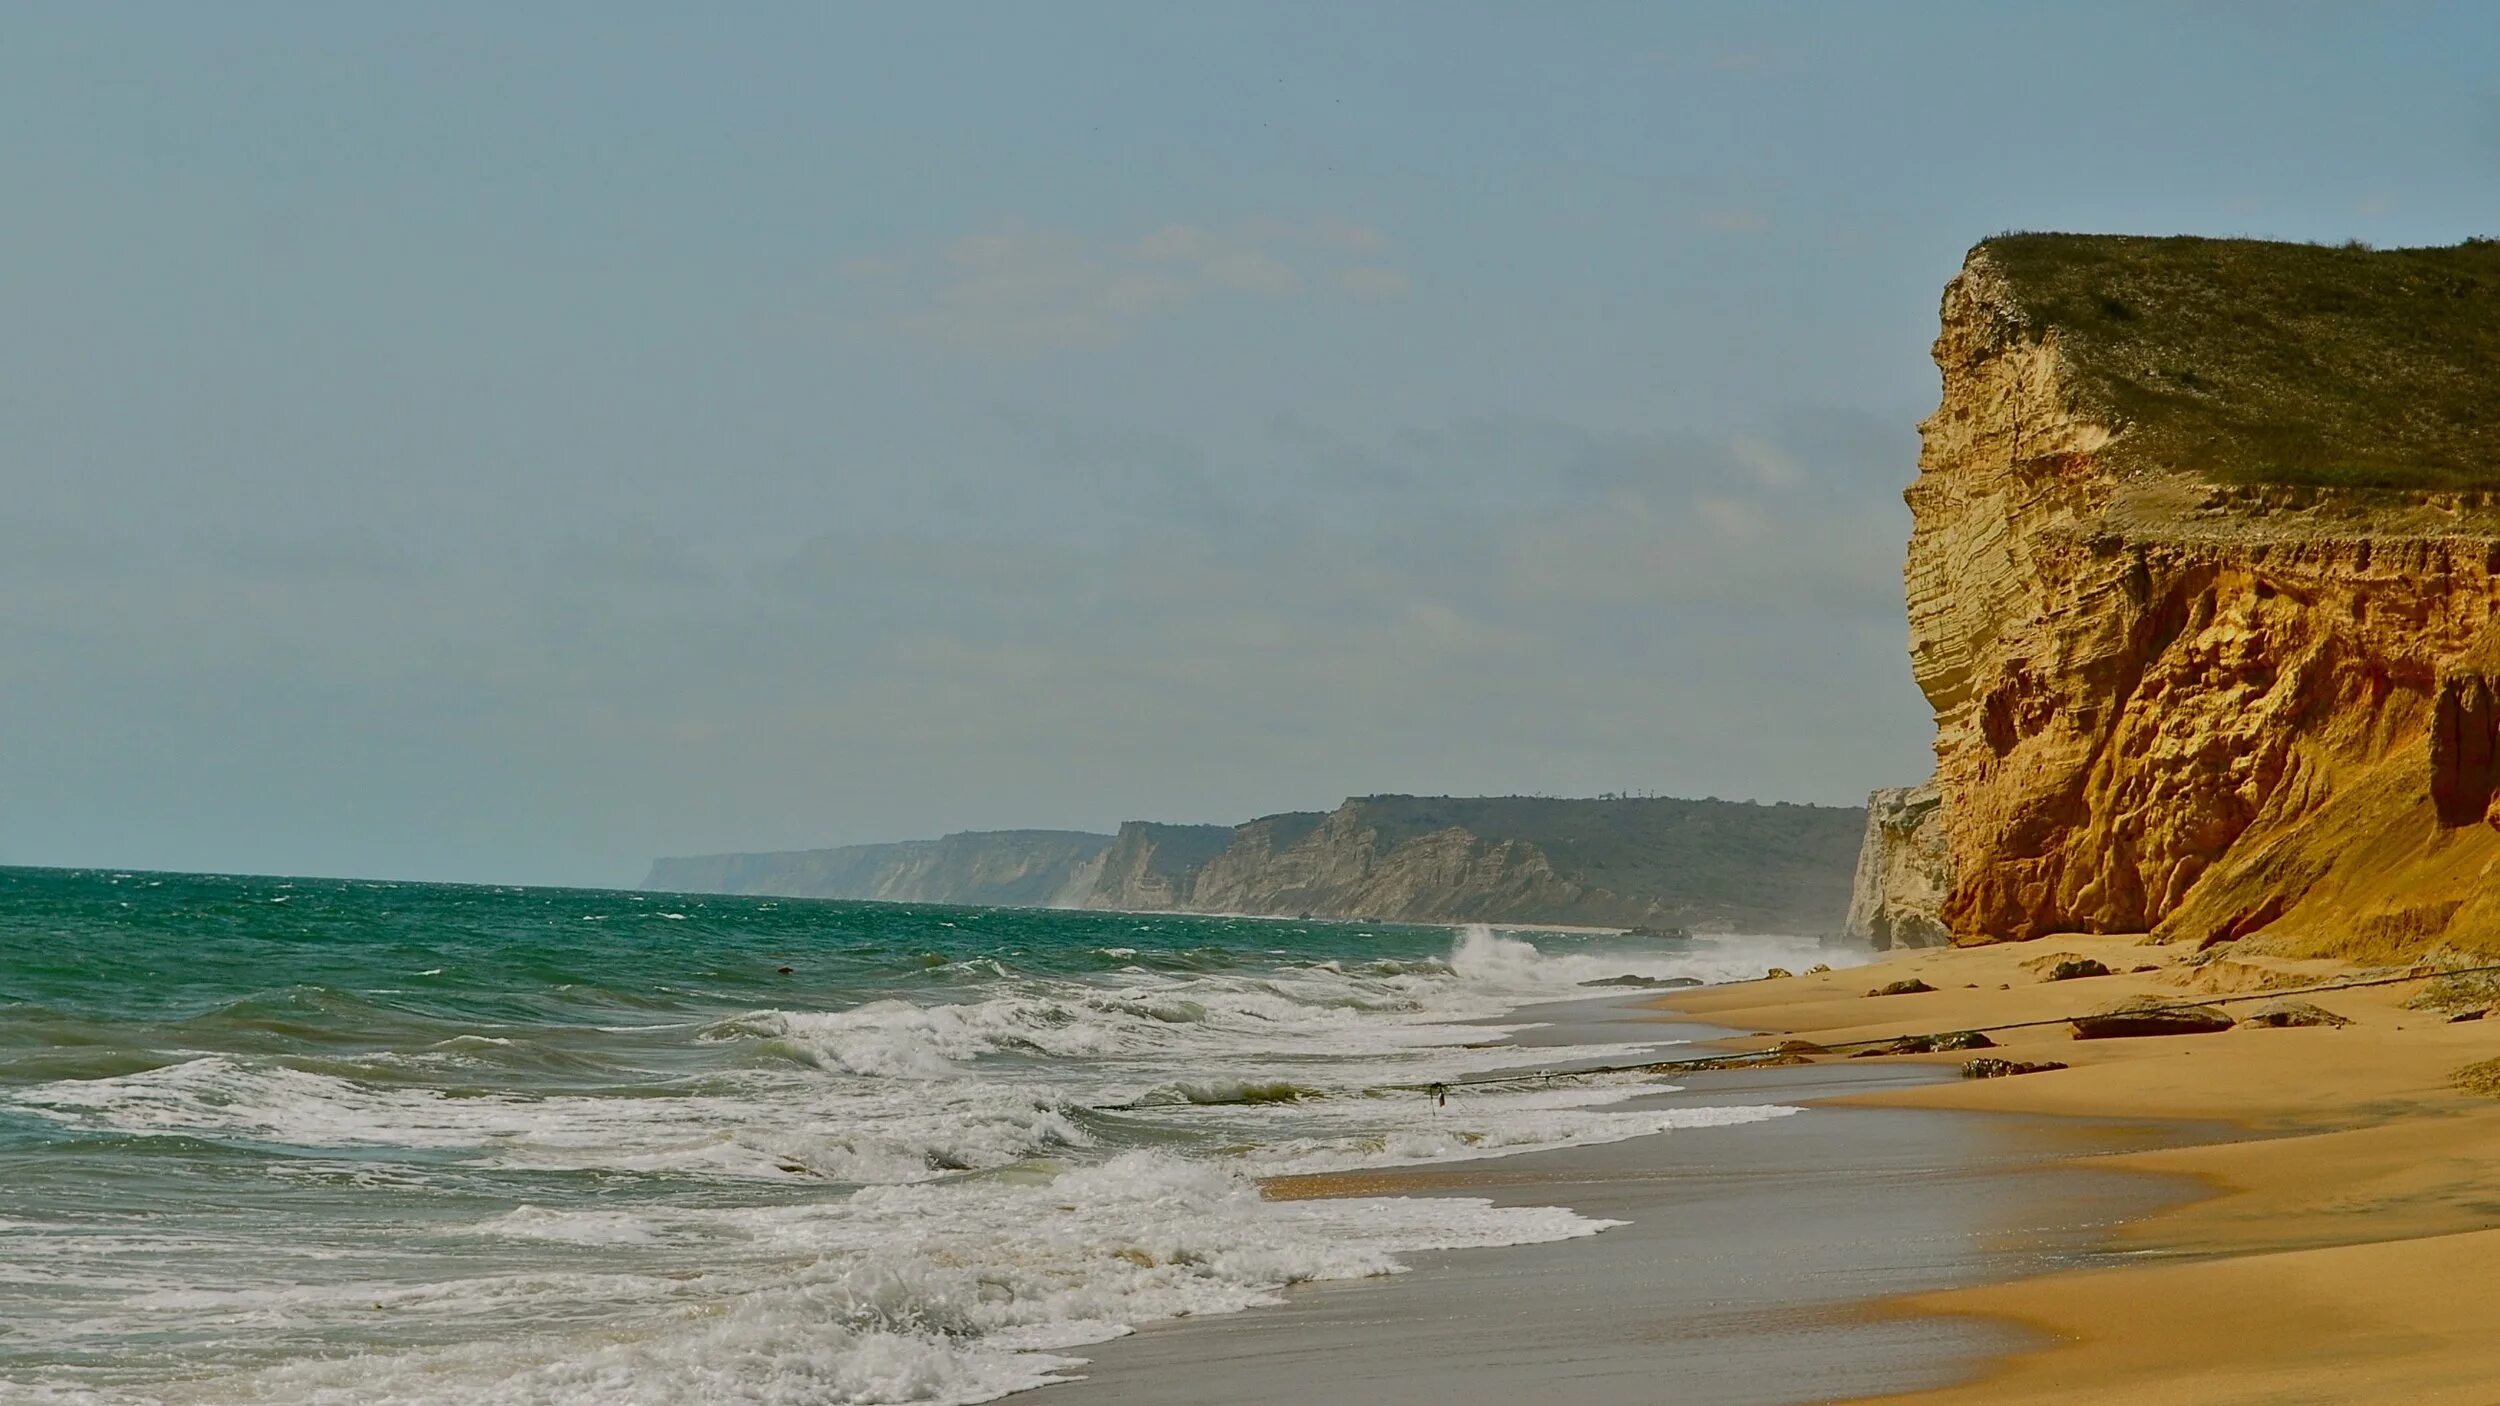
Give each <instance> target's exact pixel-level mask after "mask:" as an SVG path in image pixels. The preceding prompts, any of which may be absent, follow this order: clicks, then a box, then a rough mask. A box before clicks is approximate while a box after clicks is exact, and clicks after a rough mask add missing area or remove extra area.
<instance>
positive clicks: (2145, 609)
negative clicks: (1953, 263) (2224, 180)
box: [1870, 235, 2500, 960]
mask: <svg viewBox="0 0 2500 1406" xmlns="http://www.w3.org/2000/svg"><path fill="white" fill-rule="evenodd" d="M1935 360H1936V364H1937V366H1938V368H1939V370H1940V371H1941V372H1942V381H1943V394H1942V400H1941V403H1940V404H1939V406H1938V407H1937V409H1936V411H1935V413H1934V414H1933V415H1931V416H1930V417H1929V418H1928V419H1927V420H1926V422H1925V423H1924V424H1923V425H1922V426H1921V434H1922V438H1923V449H1922V453H1921V456H1920V463H1919V474H1918V478H1917V481H1916V482H1915V483H1914V484H1913V485H1912V486H1911V487H1910V489H1909V491H1908V495H1907V497H1908V501H1909V505H1910V509H1911V513H1912V521H1913V527H1912V533H1911V538H1910V544H1909V553H1908V562H1907V568H1906V579H1907V586H1908V592H1907V593H1908V605H1909V631H1910V657H1911V663H1912V668H1913V671H1914V673H1915V674H1916V677H1917V680H1918V684H1919V687H1920V688H1921V689H1922V690H1923V691H1924V693H1925V694H1926V697H1927V701H1928V703H1929V704H1930V705H1931V707H1932V708H1933V710H1934V713H1935V720H1936V742H1935V751H1936V771H1935V775H1934V778H1933V780H1932V782H1931V784H1932V786H1933V788H1934V794H1935V802H1934V807H1933V815H1932V822H1930V823H1932V824H1933V825H1934V826H1935V827H1936V828H1935V832H1934V834H1933V835H1932V836H1928V837H1926V839H1925V840H1924V841H1923V842H1926V843H1931V844H1932V845H1933V846H1934V848H1935V850H1936V851H1937V853H1938V855H1939V859H1938V861H1937V862H1936V863H1935V864H1932V865H1929V866H1927V867H1926V868H1925V869H1924V870H1923V871H1921V870H1919V868H1918V866H1915V865H1908V866H1905V865H1903V864H1901V863H1898V862H1896V859H1895V858H1894V857H1890V856H1885V855H1880V854H1879V855H1877V856H1875V857H1874V858H1873V859H1872V860H1870V863H1872V864H1873V865H1874V866H1875V869H1876V871H1878V872H1879V873H1880V872H1882V871H1884V870H1885V869H1886V866H1887V864H1889V865H1890V867H1891V869H1892V870H1895V871H1904V872H1911V873H1916V872H1925V873H1927V874H1929V875H1930V876H1940V877H1941V880H1942V883H1941V892H1939V893H1936V894H1934V895H1932V896H1931V897H1930V898H1928V899H1927V900H1925V902H1926V903H1927V904H1928V905H1929V911H1931V912H1932V915H1933V919H1934V921H1935V922H1936V923H1937V924H1938V925H1939V926H1940V927H1941V929H1942V930H1944V931H1946V932H1949V933H1950V935H1951V936H1952V938H1953V939H1954V940H1956V941H1960V942H1972V941H1985V940H1992V939H2007V938H2014V939H2020V938H2035V937H2041V936H2045V935H2048V934H2053V933H2058V932H2078V931H2088V932H2112V933H2130V932H2133V933H2147V934H2150V935H2151V936H2152V937H2153V938H2155V939H2156V940H2159V941H2171V942H2184V943H2192V944H2200V945H2203V944H2212V943H2216V942H2222V941H2230V940H2236V939H2243V938H2246V939H2251V940H2252V944H2253V945H2254V946H2255V947H2260V948H2263V949H2265V950H2271V951H2274V952H2277V953H2280V954H2284V955H2319V956H2330V955H2331V956H2339V957H2345V958H2352V959H2361V960H2393V959H2400V958H2410V957H2413V956H2417V955H2420V954H2422V953H2425V952H2428V951H2432V950H2435V949H2440V948H2450V949H2455V950H2460V951H2468V952H2486V953H2488V952H2500V886H2495V885H2494V884H2493V883H2492V882H2491V875H2492V874H2493V872H2494V870H2495V868H2496V867H2500V699H2496V697H2495V695H2500V628H2495V606H2496V605H2500V243H2495V242H2492V241H2475V242H2470V243H2468V244H2465V245H2461V246H2455V247H2448V248H2426V249H2398V250H2386V251H2379V250H2371V249H2367V248H2363V247H2359V246H2342V247H2327V246H2316V245H2299V244H2275V243H2266V242H2260V241H2252V240H2229V239H2189V238H2164V239H2152V238H2121V237H2104V236H2072V235H2009V236H2004V237H2000V238H1997V239H1991V240H1988V241H1986V242H1984V243H1982V244H1980V245H1979V246H1978V247H1976V248H1975V249H1973V250H1972V251H1971V252H1970V254H1969V256H1968V258H1967V260H1966V261H1965V263H1964V264H1963V266H1962V269H1961V271H1960V273H1959V274H1958V275H1957V276H1956V277H1955V278H1954V279H1953V280H1952V281H1951V283H1950V284H1949V285H1948V286H1947V287H1946V289H1945V292H1944V298H1943V306H1942V326H1941V330H1940V333H1939V335H1938V337H1937V339H1936V343H1935ZM1914 830H1915V827H1905V828H1904V834H1905V835H1908V834H1910V833H1912V832H1913V831H1914ZM1877 896H1878V897H1881V895H1880V894H1878V895H1877ZM1904 903H1905V905H1906V906H1908V907H1913V908H1914V907H1917V906H1919V899H1918V896H1917V895H1916V894H1914V893H1912V894H1905V895H1904Z"/></svg>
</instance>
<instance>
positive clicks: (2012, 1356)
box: [1650, 936, 2500, 1406]
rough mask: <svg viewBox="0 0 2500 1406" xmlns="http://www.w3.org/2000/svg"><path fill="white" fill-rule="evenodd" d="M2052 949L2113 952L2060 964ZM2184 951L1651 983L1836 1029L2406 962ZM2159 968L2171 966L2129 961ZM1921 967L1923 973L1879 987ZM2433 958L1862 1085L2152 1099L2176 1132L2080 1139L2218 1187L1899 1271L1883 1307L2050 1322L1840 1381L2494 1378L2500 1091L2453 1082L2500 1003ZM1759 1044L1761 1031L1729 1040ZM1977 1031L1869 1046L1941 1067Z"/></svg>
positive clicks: (2254, 1396)
mask: <svg viewBox="0 0 2500 1406" xmlns="http://www.w3.org/2000/svg"><path fill="white" fill-rule="evenodd" d="M2060 954H2072V955H2078V956H2088V957H2093V958H2097V959H2099V960H2101V961H2102V962H2104V963H2105V964H2106V965H2108V966H2110V967H2111V968H2112V969H2113V970H2114V971H2116V972H2119V973H2122V974H2121V975H2112V976H2102V977H2088V978H2082V979H2077V980H2068V981H2057V982H2051V981H2046V980H2043V979H2042V976H2041V974H2040V973H2039V972H2037V971H2033V970H2027V968H2029V967H2033V966H2035V965H2038V964H2040V962H2041V959H2043V958H2048V957H2052V956H2055V955H2060ZM2191 955H2192V954H2190V953H2189V952H2186V951H2183V950H2181V949H2178V948H2162V947H2148V946H2144V945H2141V944H2140V942H2139V940H2138V939H2135V938H2133V937H2124V936H2121V937H2100V936H2063V937H2055V938H2048V939H2043V940H2041V941H2038V942H2031V943H2022V944H2005V945H1999V946H1992V947H1976V948H1960V949H1929V950H1920V951H1911V952H1903V953H1895V954H1892V955H1891V956H1890V957H1888V958H1886V959H1885V960H1882V961H1880V962H1878V963H1877V964H1875V965H1873V966H1869V967H1859V968H1853V969H1851V970H1849V971H1846V972H1841V973H1836V974H1834V975H1833V976H1825V977H1814V978H1796V979H1792V980H1785V981H1771V982H1750V983H1744V984H1742V985H1738V986H1723V987H1714V988H1710V989H1708V990H1706V991H1679V992H1673V993H1666V994H1664V995H1661V996H1659V997H1656V998H1654V999H1653V1000H1652V1001H1651V1002H1650V1004H1651V1005H1652V1007H1653V1008H1655V1009H1658V1010H1660V1011H1661V1012H1662V1013H1663V1012H1673V1013H1675V1014H1676V1015H1677V1016H1679V1017H1683V1018H1694V1019H1706V1020H1716V1021H1722V1022H1726V1023H1728V1024H1731V1025H1735V1026H1741V1027H1744V1028H1747V1029H1752V1030H1759V1031H1766V1032H1772V1034H1773V1036H1774V1037H1787V1038H1802V1039H1808V1040H1814V1041H1816V1042H1818V1043H1827V1044H1828V1043H1836V1042H1839V1041H1844V1040H1855V1039H1874V1038H1882V1037H1886V1036H1893V1035H1901V1034H1909V1033H1931V1032H1937V1031H1944V1030H1954V1029H1969V1028H1975V1027H1978V1026H1983V1025H2003V1024H2007V1023H2011V1022H2016V1021H2030V1020H2043V1019H2047V1018H2049V1017H2054V1016H2060V1015H2071V1014H2079V1013H2085V1012H2090V1011H2094V1010H2097V1009H2100V1008H2102V1007H2104V1006H2106V1005H2109V1004H2112V1003H2115V1002H2116V1001H2118V1000H2120V999H2122V998H2131V997H2146V996H2150V997H2158V998H2162V999H2165V1000H2171V1001H2183V1002H2184V1001H2193V1000H2195V999H2197V998H2198V997H2199V996H2214V995H2233V996H2237V995H2245V994H2252V993H2256V992H2259V991H2262V990H2264V989H2266V988H2269V987H2277V988H2289V987H2294V986H2313V985H2316V984H2319V983H2320V982H2321V981H2322V980H2323V981H2334V980H2336V979H2338V978H2345V979H2355V978H2368V977H2375V976H2384V975H2390V974H2391V973H2389V972H2387V971H2386V970H2385V969H2378V970H2365V969H2361V968H2355V967H2350V966H2345V965H2341V964H2335V963H2327V962H2319V961H2296V960H2288V959H2275V958H2268V957H2264V956H2258V955H2250V956H2241V955H2238V954H2228V955H2223V956H2220V957H2217V958H2215V959H2214V960H2211V961H2210V962H2207V963H2205V964H2203V965H2202V966H2196V965H2191V964H2190V963H2189V962H2188V961H2187V959H2188V958H2189V957H2190V956H2191ZM2148 964H2149V965H2152V966H2154V967H2155V968H2156V970H2152V971H2134V970H2131V968H2134V967H2138V966H2144V965H2148ZM1909 976H1917V977H1919V978H1921V979H1922V980H1925V981H1927V982H1928V983H1929V984H1931V985H1932V986H1934V987H1936V988H1938V989H1937V990H1934V991H1932V992H1927V993H1921V994H1910V995H1899V996H1883V997H1869V996H1867V995H1866V994H1865V992H1866V990H1867V989H1868V988H1869V987H1870V986H1873V985H1878V984H1882V982H1885V981H1890V980H1898V979H1903V978H1905V977H1909ZM2429 985H2430V983H2429V981H2427V980H2416V979H2407V980H2405V981H2401V982H2397V983H2392V984H2386V985H2375V986H2356V987H2352V988H2348V989H2344V990H2337V991H2331V992H2311V993H2309V994H2306V995H2303V996H2301V997H2298V998H2296V999H2299V1000H2303V1001H2306V1002H2309V1003H2311V1004H2315V1005H2320V1006H2323V1007H2325V1008H2327V1009H2328V1010H2330V1011H2332V1012H2334V1013H2336V1014H2337V1015H2339V1016H2342V1017H2344V1018H2346V1019H2347V1020H2349V1021H2350V1022H2351V1023H2350V1024H2347V1025H2343V1026H2311V1027H2299V1028H2284V1029H2274V1028H2262V1027H2257V1026H2253V1025H2250V1024H2247V1023H2245V1019H2244V1018H2245V1017H2246V1016H2247V1015H2248V1014H2249V1013H2250V1012H2251V1010H2252V1009H2253V1007H2252V1006H2250V1005H2249V1004H2246V1003H2243V1002H2234V1003H2233V1004H2231V1005H2229V1006H2227V1007H2225V1009H2226V1010H2228V1011H2230V1012H2231V1013H2233V1014H2234V1015H2236V1016H2238V1017H2241V1018H2242V1019H2243V1023H2242V1024H2240V1025H2238V1026H2236V1027H2235V1028H2233V1029H2230V1030H2227V1031H2222V1032H2219V1033H2214V1034H2203V1035H2176V1036H2160V1037H2139V1038H2133V1039H2112V1040H2094V1041H2078V1040H2074V1039H2072V1038H2070V1035H2069V1033H2068V1031H2067V1030H2066V1029H2065V1028H2063V1027H2062V1026H2060V1025H2039V1026H2030V1027H2027V1028H2021V1029H2015V1030H2009V1031H2005V1032H2004V1033H2002V1034H2001V1035H1999V1036H1998V1037H1997V1043H1998V1044H1999V1045H2000V1046H2001V1047H2002V1048H2000V1049H1996V1050H1990V1051H1985V1052H1984V1053H1986V1054H1989V1055H1995V1056H2001V1057H2005V1058H2010V1059H2017V1060H2026V1061H2043V1060H2055V1061H2059V1062H2063V1063H2066V1064H2068V1065H2070V1066H2071V1067H2070V1068H2068V1069H2064V1070H2059V1071H2055V1072H2049V1073H2038V1074H2028V1075H2023V1076H2020V1077H2014V1078H2000V1079H1990V1080H1984V1081H1965V1080H1958V1079H1957V1080H1955V1081H1952V1082H1949V1083H1947V1082H1938V1083H1933V1084H1928V1085H1925V1086H1922V1087H1917V1088H1908V1089H1894V1090H1884V1091H1880V1092H1872V1093H1868V1094H1864V1095H1858V1096H1853V1097H1852V1098H1849V1099H1847V1100H1844V1102H1846V1103H1849V1104H1852V1105H1855V1106H1862V1107H1886V1108H1898V1109H1925V1110H1933V1111H1942V1110H1963V1111H1969V1112H1984V1113H1995V1114H2007V1115H2017V1116H2021V1115H2051V1116H2083V1117H2096V1116H2097V1117H2119V1118H2128V1119H2137V1120H2159V1121H2162V1122H2165V1123H2167V1124H2169V1125H2170V1126H2172V1127H2174V1128H2176V1129H2179V1130H2180V1131H2181V1132H2182V1133H2183V1134H2184V1135H2185V1137H2186V1139H2187V1140H2186V1141H2184V1142H2182V1143H2181V1144H2179V1145H2176V1146H2170V1147H2164V1148H2159V1149H2152V1150H2137V1151H2129V1152H2123V1153H2118V1154H2115V1155H2112V1154H2096V1153H2090V1152H2086V1153H2083V1154H2080V1155H2079V1156H2077V1157H2074V1158H2071V1159H2069V1160H2070V1161H2076V1162H2082V1161H2089V1162H2091V1163H2092V1164H2094V1165H2096V1166H2100V1167H2103V1168H2106V1169H2108V1170H2112V1171H2116V1172H2122V1173H2126V1174H2129V1175H2143V1174H2148V1173H2150V1174H2160V1175H2165V1176H2170V1177H2178V1178H2185V1179H2188V1180H2189V1181H2192V1182H2193V1183H2195V1184H2197V1185H2198V1186H2200V1187H2202V1188H2204V1194H2201V1195H2199V1196H2196V1197H2194V1198H2193V1199H2190V1200H2186V1201H2183V1202H2181V1203H2179V1204H2176V1205H2172V1206H2168V1207H2164V1208H2160V1209H2156V1210H2154V1211H2152V1212H2150V1213H2149V1214H2142V1215H2137V1216H2133V1217H2129V1218H2128V1219H2127V1220H2126V1221H2125V1222H2124V1223H2123V1224H2121V1225H2119V1226H2117V1227H2115V1228H2114V1229H2113V1232H2112V1234H2111V1238H2110V1248H2111V1250H2112V1251H2113V1252H2114V1253H2115V1254H2117V1255H2118V1256H2119V1257H2120V1259H2119V1262H2118V1263H2115V1264H2112V1265H2107V1266H2103V1267H2098V1268H2089V1269H2077V1270H2065V1271H2058V1272H2051V1273H2046V1274H2035V1275H2030V1276H2026V1277H2022V1278H2017V1279H2013V1280H2010V1281H2005V1282H1995V1283H1989V1284H1985V1285H1978V1286H1971V1287H1963V1288H1956V1289H1952V1290H1946V1291H1940V1292H1938V1291H1919V1292H1913V1293H1909V1294H1897V1295H1892V1296H1890V1297H1888V1298H1887V1299H1886V1300H1885V1301H1883V1302H1882V1303H1880V1304H1877V1305H1874V1306H1873V1307H1872V1308H1871V1309H1870V1313H1871V1314H1873V1315H1874V1316H1876V1317H1879V1318H1892V1317H1899V1318H1904V1319H1909V1320H1913V1321H1928V1322H1965V1323H1993V1324H1996V1325H1998V1326H2000V1327H2002V1328H2004V1329H2006V1330H2008V1331H2009V1332H2016V1333H2022V1334H2027V1335H2028V1336H2029V1338H2030V1339H2031V1342H2032V1344H2033V1345H2032V1346H2029V1347H2022V1348H2015V1349H2012V1350H2007V1351H2000V1352H1999V1353H1997V1354H1996V1355H1995V1356H1994V1357H1993V1360H1991V1361H1990V1362H1988V1363H1987V1364H1986V1365H1985V1367H1984V1369H1983V1370H1982V1371H1981V1372H1980V1373H1978V1374H1977V1375H1976V1376H1975V1377H1973V1378H1972V1379H1970V1380H1968V1381H1965V1382H1962V1383H1959V1384H1955V1385H1936V1386H1928V1387H1921V1388H1917V1389H1901V1388H1896V1389H1888V1391H1887V1392H1886V1393H1883V1394H1873V1395H1863V1396H1859V1397H1852V1398H1849V1399H1850V1400H1853V1401H1857V1402H1861V1403H1864V1406H1878V1403H1881V1406H1979V1403H1985V1402H2001V1401H2008V1400H2020V1401H2024V1402H2040V1403H2087V1402H2119V1401H2125V1402H2130V1403H2135V1402H2141V1403H2152V1404H2153V1406H2163V1404H2164V1403H2179V1406H2188V1404H2189V1403H2197V1406H2205V1404H2206V1403H2216V1404H2218V1406H2229V1403H2243V1402H2245V1403H2257V1402H2270V1401H2283V1400H2315V1401H2362V1400H2395V1399H2418V1400H2422V1401H2426V1402H2441V1401H2460V1402H2462V1401H2473V1402H2487V1401H2490V1400H2492V1399H2494V1398H2493V1389H2492V1387H2491V1385H2490V1384H2491V1383H2492V1382H2494V1381H2500V1344H2495V1343H2494V1342H2493V1341H2492V1340H2491V1337H2490V1334H2489V1333H2488V1322H2487V1319H2488V1314H2487V1311H2485V1310H2484V1308H2483V1306H2482V1305H2483V1303H2484V1301H2485V1297H2486V1296H2485V1294H2484V1293H2483V1292H2481V1290H2482V1288H2483V1286H2484V1285H2486V1284H2488V1283H2489V1282H2490V1271H2489V1269H2488V1265H2489V1264H2490V1263H2491V1256H2492V1255H2493V1254H2495V1253H2500V1100H2496V1099H2494V1098H2492V1097H2490V1096H2488V1095H2478V1094H2474V1093H2469V1092H2466V1091H2463V1090H2461V1089H2460V1088H2458V1087H2457V1086H2456V1084H2455V1082H2454V1080H2455V1076H2456V1073H2457V1071H2458V1070H2459V1069H2461V1068H2463V1067H2465V1066H2468V1065H2473V1064H2476V1063H2479V1062H2481V1061H2485V1060H2490V1059H2493V1058H2495V1057H2496V1056H2500V1020H2468V1021H2465V1022H2461V1023H2451V1022H2450V1021H2449V1020H2448V1018H2447V1015H2446V1014H2445V1013H2443V1012H2440V1011H2435V1010H2428V1009H2421V1008H2416V1007H2412V1006H2409V1005H2407V1004H2406V1003H2407V1002H2408V1001H2409V1000H2411V999H2413V998H2414V997H2416V996H2417V995H2419V994H2420V993H2421V992H2422V991H2423V990H2424V989H2425V988H2426V987H2428V986H2429ZM1727 1043H1728V1044H1729V1045H1730V1046H1731V1047H1737V1048H1753V1049H1759V1048H1763V1047H1765V1046H1766V1045H1767V1044H1768V1043H1770V1041H1769V1040H1768V1039H1766V1038H1763V1037H1757V1036H1749V1037H1746V1038H1743V1039H1738V1040H1732V1041H1729V1042H1727ZM1972 1057H1973V1056H1972V1055H1971V1054H1968V1053H1952V1054H1929V1055H1902V1056H1892V1057H1887V1058H1884V1059H1869V1060H1860V1061H1854V1062H1857V1063H1868V1064H1896V1065H1897V1064H1930V1065H1943V1066H1951V1065H1958V1064H1959V1063H1961V1062H1963V1061H1965V1060H1967V1059H1969V1058H1972Z"/></svg>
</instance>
